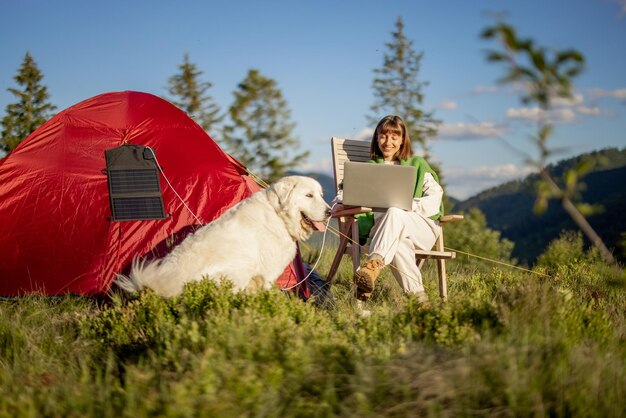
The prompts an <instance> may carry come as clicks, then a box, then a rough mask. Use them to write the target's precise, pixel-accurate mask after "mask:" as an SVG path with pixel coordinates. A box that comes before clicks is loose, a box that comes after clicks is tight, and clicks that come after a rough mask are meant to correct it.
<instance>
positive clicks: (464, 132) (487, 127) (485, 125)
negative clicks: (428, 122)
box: [437, 122, 504, 139]
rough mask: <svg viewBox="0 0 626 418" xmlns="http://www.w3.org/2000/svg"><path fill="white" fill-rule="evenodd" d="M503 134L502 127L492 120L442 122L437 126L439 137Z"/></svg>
mask: <svg viewBox="0 0 626 418" xmlns="http://www.w3.org/2000/svg"><path fill="white" fill-rule="evenodd" d="M503 134H504V129H503V128H502V127H500V126H497V125H496V124H494V123H492V122H479V123H462V122H461V123H444V124H442V125H441V126H440V127H439V130H438V132H437V138H439V139H478V138H494V137H499V136H502V135H503Z"/></svg>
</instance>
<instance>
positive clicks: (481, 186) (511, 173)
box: [443, 164, 533, 199]
mask: <svg viewBox="0 0 626 418" xmlns="http://www.w3.org/2000/svg"><path fill="white" fill-rule="evenodd" d="M532 172H533V168H532V167H529V166H523V167H518V166H516V165H514V164H503V165H498V166H493V167H489V166H478V167H471V168H467V167H452V168H446V169H445V170H444V172H443V175H444V179H445V182H446V193H447V194H448V195H450V196H452V197H455V198H457V199H466V198H468V197H470V196H473V195H475V194H477V193H479V192H481V191H483V190H485V189H489V188H491V187H494V186H497V185H499V184H502V183H506V182H508V181H511V180H514V179H521V178H523V177H526V176H527V175H528V174H530V173H532Z"/></svg>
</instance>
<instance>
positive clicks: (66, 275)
mask: <svg viewBox="0 0 626 418" xmlns="http://www.w3.org/2000/svg"><path fill="white" fill-rule="evenodd" d="M123 144H137V145H143V146H147V147H150V148H152V149H153V150H154V152H155V154H156V156H157V161H158V164H159V165H160V167H161V168H162V170H163V174H164V175H165V177H166V178H167V180H169V182H170V184H171V185H172V187H170V186H169V185H168V184H167V182H166V179H165V178H164V176H163V175H161V176H160V183H161V190H162V191H163V203H164V206H165V210H166V212H167V213H168V214H169V216H168V217H167V218H166V219H163V220H148V221H146V220H144V221H123V222H116V221H112V220H111V207H110V202H109V190H108V184H107V175H106V162H105V155H104V152H105V150H108V149H111V148H115V147H118V146H120V145H123ZM259 189H260V188H259V186H258V185H257V184H256V183H254V182H253V181H252V180H251V179H250V178H249V176H248V175H247V174H246V171H245V168H244V167H243V166H242V165H241V164H240V163H239V162H237V161H236V160H235V159H234V158H232V157H231V156H230V155H228V154H226V153H225V152H224V151H223V150H222V149H220V147H219V146H218V145H217V144H216V143H215V142H214V141H213V140H212V139H211V138H210V137H209V135H207V133H206V132H205V131H204V130H203V129H202V128H201V127H200V126H198V125H197V124H196V123H195V122H194V121H193V120H191V119H190V118H189V117H188V116H187V115H186V114H185V113H184V112H183V111H181V110H180V109H178V108H176V107H175V106H173V105H172V104H170V103H169V102H167V101H165V100H163V99H161V98H159V97H157V96H154V95H151V94H147V93H141V92H133V91H124V92H115V93H106V94H102V95H99V96H96V97H93V98H91V99H88V100H85V101H83V102H81V103H78V104H76V105H74V106H72V107H70V108H68V109H66V110H64V111H62V112H60V113H59V114H57V115H56V116H54V117H53V118H52V119H50V120H49V121H48V122H46V123H45V124H44V125H42V126H41V127H40V128H39V129H37V130H36V131H35V132H33V133H32V134H31V135H30V136H29V137H28V138H26V139H25V140H24V141H22V143H21V144H20V145H19V146H18V147H16V148H15V149H14V150H13V151H12V152H11V153H10V154H9V155H8V156H7V157H5V158H4V159H2V160H0V219H1V220H2V222H0V295H4V296H18V295H23V294H28V293H43V294H50V295H57V294H64V293H75V294H81V295H103V294H106V293H107V292H108V291H109V289H110V287H111V284H112V281H113V279H114V277H115V274H116V273H119V272H124V271H128V268H129V266H130V263H131V261H132V260H133V258H135V257H137V256H146V255H150V254H151V251H154V249H155V248H157V247H158V246H159V244H162V243H164V242H167V241H168V240H169V239H171V238H172V237H175V236H178V238H181V235H183V236H184V235H185V234H186V233H188V232H189V231H191V230H193V229H194V225H195V226H196V227H197V226H198V221H197V220H196V219H195V217H194V215H193V214H192V213H190V211H189V210H188V209H187V208H185V205H184V204H183V201H184V202H185V203H186V205H187V206H188V207H189V208H190V209H191V210H192V211H193V212H194V214H195V215H196V216H197V217H198V218H199V220H200V222H201V223H203V224H206V223H209V222H211V221H212V220H214V219H215V218H217V217H218V216H219V215H221V214H222V213H223V212H224V211H226V210H227V209H228V208H230V207H232V206H233V205H235V204H236V203H237V202H239V201H240V200H242V199H244V198H246V197H248V196H250V195H251V194H252V193H254V192H256V191H258V190H259ZM175 192H176V193H178V195H179V196H180V198H179V197H177V196H176V193H175ZM242 251H245V248H242ZM236 256H237V255H236V254H233V257H236ZM301 271H302V266H301V261H300V259H299V258H296V260H294V263H293V264H292V265H290V266H288V268H287V269H286V270H285V273H284V274H283V276H281V278H280V279H279V280H278V282H277V284H278V285H279V287H283V288H285V287H290V286H292V285H293V284H295V283H296V281H297V280H298V278H299V277H302V276H301ZM303 289H304V292H305V293H307V290H306V289H305V288H301V289H300V291H302V290H303Z"/></svg>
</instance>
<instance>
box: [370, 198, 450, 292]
mask: <svg viewBox="0 0 626 418" xmlns="http://www.w3.org/2000/svg"><path fill="white" fill-rule="evenodd" d="M439 234H441V227H440V226H439V224H438V222H436V221H433V220H432V219H430V218H426V217H423V216H422V215H419V214H417V213H415V212H407V211H404V210H402V209H398V208H389V209H387V212H385V213H380V214H378V213H377V214H376V215H375V223H374V227H373V228H372V230H371V231H370V237H371V238H372V242H371V244H370V254H378V255H380V256H381V257H383V259H384V261H385V265H387V264H391V271H392V273H393V276H394V277H395V278H396V280H397V282H398V284H399V285H400V287H401V288H402V290H404V292H405V293H416V292H423V291H424V285H423V283H422V273H421V272H420V270H419V269H418V268H417V264H416V263H415V249H420V250H430V249H432V248H433V245H435V241H436V240H437V237H439Z"/></svg>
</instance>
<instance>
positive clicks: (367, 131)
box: [352, 128, 374, 141]
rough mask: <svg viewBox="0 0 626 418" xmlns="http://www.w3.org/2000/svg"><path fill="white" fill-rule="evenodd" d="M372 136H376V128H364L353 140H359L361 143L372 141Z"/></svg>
mask: <svg viewBox="0 0 626 418" xmlns="http://www.w3.org/2000/svg"><path fill="white" fill-rule="evenodd" d="M372 135H374V128H363V129H361V130H360V131H359V132H357V133H356V134H355V135H354V136H353V137H352V139H358V140H359V141H371V140H372Z"/></svg>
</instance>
